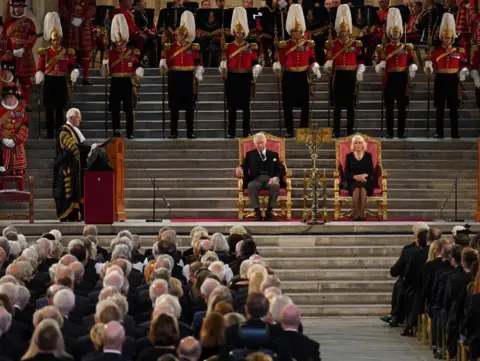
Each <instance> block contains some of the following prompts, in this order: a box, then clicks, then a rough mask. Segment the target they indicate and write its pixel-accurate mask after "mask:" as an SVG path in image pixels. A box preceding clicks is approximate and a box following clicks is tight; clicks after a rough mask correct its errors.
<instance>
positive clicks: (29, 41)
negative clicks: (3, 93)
mask: <svg viewBox="0 0 480 361" xmlns="http://www.w3.org/2000/svg"><path fill="white" fill-rule="evenodd" d="M10 5H11V7H12V9H13V11H12V12H11V13H10V16H9V18H8V19H7V20H6V21H5V22H6V26H7V36H8V38H9V39H10V42H11V43H12V50H13V56H14V59H15V60H14V63H15V76H16V77H17V78H18V81H19V83H20V86H21V88H22V91H21V93H22V96H23V99H24V103H25V106H26V107H25V109H26V110H27V111H30V106H29V104H30V93H31V91H32V77H33V76H34V75H35V60H34V58H33V51H32V48H33V46H34V45H35V42H36V41H37V34H36V31H35V24H34V23H33V21H32V20H31V19H29V18H27V17H26V16H25V7H26V6H27V5H26V4H25V0H12V2H11V4H10Z"/></svg>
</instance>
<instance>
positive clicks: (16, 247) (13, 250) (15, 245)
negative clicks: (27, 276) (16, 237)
mask: <svg viewBox="0 0 480 361" xmlns="http://www.w3.org/2000/svg"><path fill="white" fill-rule="evenodd" d="M8 244H9V245H10V254H11V255H12V256H15V258H16V257H18V255H19V254H20V252H22V246H21V245H20V243H19V242H17V241H8Z"/></svg>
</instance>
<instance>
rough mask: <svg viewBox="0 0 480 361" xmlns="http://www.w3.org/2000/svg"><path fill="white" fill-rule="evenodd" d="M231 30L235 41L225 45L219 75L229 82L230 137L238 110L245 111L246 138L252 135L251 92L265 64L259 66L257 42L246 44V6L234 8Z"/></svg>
mask: <svg viewBox="0 0 480 361" xmlns="http://www.w3.org/2000/svg"><path fill="white" fill-rule="evenodd" d="M230 30H231V33H232V35H233V36H234V38H235V40H234V41H233V42H231V43H229V44H225V45H224V48H223V59H224V60H222V62H221V63H220V74H221V75H222V77H223V78H224V79H225V81H226V92H227V94H226V95H227V107H228V133H227V138H235V132H236V128H237V109H242V110H243V137H248V136H249V135H250V95H251V93H252V87H253V86H254V83H255V82H256V79H257V77H258V75H259V74H260V72H261V70H262V67H261V66H260V65H258V60H257V51H258V46H257V44H251V43H247V42H246V41H245V38H246V37H247V36H248V18H247V11H246V10H245V8H243V7H236V8H235V9H234V10H233V16H232V25H231V29H230Z"/></svg>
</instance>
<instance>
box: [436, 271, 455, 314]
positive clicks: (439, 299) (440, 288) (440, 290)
mask: <svg viewBox="0 0 480 361" xmlns="http://www.w3.org/2000/svg"><path fill="white" fill-rule="evenodd" d="M442 271H444V270H443V269H441V270H439V271H438V272H437V275H438V282H437V287H436V289H435V285H434V287H433V290H432V295H433V292H435V290H436V294H435V305H434V306H433V308H434V309H436V310H441V309H442V308H443V301H444V299H445V289H446V288H447V282H448V277H450V275H451V274H452V273H453V272H454V271H455V269H454V268H449V269H445V272H442Z"/></svg>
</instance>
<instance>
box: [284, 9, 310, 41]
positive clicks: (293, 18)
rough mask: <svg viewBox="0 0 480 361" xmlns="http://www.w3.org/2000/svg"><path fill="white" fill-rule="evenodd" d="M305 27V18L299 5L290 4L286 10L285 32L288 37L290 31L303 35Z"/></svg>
mask: <svg viewBox="0 0 480 361" xmlns="http://www.w3.org/2000/svg"><path fill="white" fill-rule="evenodd" d="M306 29H307V26H306V25H305V16H304V15H303V9H302V6H301V5H300V4H292V5H290V8H289V9H288V14H287V23H286V30H287V33H289V34H290V35H291V34H292V31H300V32H302V34H303V33H305V30H306Z"/></svg>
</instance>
